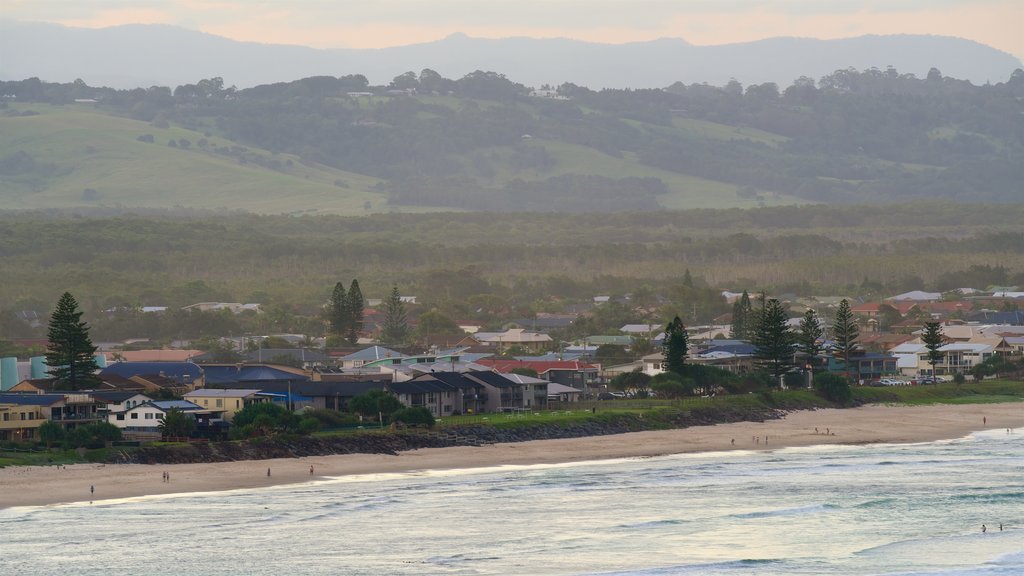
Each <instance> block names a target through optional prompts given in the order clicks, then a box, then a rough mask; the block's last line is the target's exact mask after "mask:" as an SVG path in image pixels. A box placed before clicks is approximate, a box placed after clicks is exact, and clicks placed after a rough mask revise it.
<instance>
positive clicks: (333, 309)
mask: <svg viewBox="0 0 1024 576" xmlns="http://www.w3.org/2000/svg"><path fill="white" fill-rule="evenodd" d="M329 314H330V324H331V333H332V334H334V335H336V336H341V337H346V336H348V330H349V318H350V316H349V312H348V295H347V294H346V293H345V284H344V283H342V282H338V283H337V284H335V285H334V291H332V292H331V301H330V312H329Z"/></svg>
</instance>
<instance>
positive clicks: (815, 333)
mask: <svg viewBox="0 0 1024 576" xmlns="http://www.w3.org/2000/svg"><path fill="white" fill-rule="evenodd" d="M824 335H825V330H824V329H823V328H822V326H821V320H819V319H818V314H817V313H816V312H815V311H814V310H812V309H810V308H808V309H807V312H805V313H804V317H803V318H802V319H801V320H800V331H799V332H797V334H796V343H797V345H798V346H799V347H800V350H801V351H802V352H803V353H804V354H806V355H807V356H809V357H811V358H814V357H815V356H817V355H818V354H819V353H821V343H820V342H819V340H821V338H822V337H823V336H824Z"/></svg>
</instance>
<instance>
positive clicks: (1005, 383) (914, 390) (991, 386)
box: [854, 380, 1024, 410]
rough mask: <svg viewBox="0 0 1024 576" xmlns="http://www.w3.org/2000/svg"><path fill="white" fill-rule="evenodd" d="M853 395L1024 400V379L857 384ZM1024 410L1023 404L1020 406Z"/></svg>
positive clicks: (929, 400) (893, 399) (924, 401)
mask: <svg viewBox="0 0 1024 576" xmlns="http://www.w3.org/2000/svg"><path fill="white" fill-rule="evenodd" d="M854 398H856V399H857V400H859V401H861V402H871V403H876V404H906V405H910V406H925V405H929V404H997V403H1001V402H1024V382H1018V381H1011V380H985V381H982V382H974V381H968V382H965V383H964V384H963V385H961V386H959V387H958V386H957V385H956V384H954V383H952V382H945V383H942V384H937V385H935V386H895V387H887V388H856V389H854ZM1021 410H1024V406H1022V407H1021Z"/></svg>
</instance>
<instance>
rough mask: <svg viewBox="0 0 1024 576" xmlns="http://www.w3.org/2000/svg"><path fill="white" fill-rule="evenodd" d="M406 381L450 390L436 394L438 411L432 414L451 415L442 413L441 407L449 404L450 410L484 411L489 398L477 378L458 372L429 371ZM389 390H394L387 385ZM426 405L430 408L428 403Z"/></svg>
mask: <svg viewBox="0 0 1024 576" xmlns="http://www.w3.org/2000/svg"><path fill="white" fill-rule="evenodd" d="M407 383H408V384H417V385H421V386H423V385H427V384H433V385H437V386H441V389H442V390H443V391H444V392H448V391H450V392H451V394H447V393H441V394H438V396H437V399H436V400H437V407H438V412H437V413H435V414H434V416H449V415H451V412H448V413H447V414H445V413H444V410H443V409H444V408H445V406H451V410H452V411H454V412H462V413H465V414H469V413H477V412H484V411H486V406H487V404H488V400H489V398H488V395H487V394H486V392H485V391H484V384H483V383H482V382H481V381H480V380H479V379H470V378H467V377H466V376H464V375H463V374H461V373H459V372H431V373H429V374H422V375H420V376H417V377H415V378H413V379H412V380H410V381H409V382H407ZM395 385H397V383H392V386H395ZM389 390H392V391H394V389H393V388H392V387H391V386H389ZM399 399H400V400H401V396H399ZM428 401H429V398H428ZM403 404H404V402H403ZM428 404H429V402H428ZM407 405H410V404H407ZM427 407H428V408H430V406H429V405H427ZM431 411H432V412H433V408H431Z"/></svg>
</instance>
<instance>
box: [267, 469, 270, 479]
mask: <svg viewBox="0 0 1024 576" xmlns="http://www.w3.org/2000/svg"><path fill="white" fill-rule="evenodd" d="M267 478H270V468H267Z"/></svg>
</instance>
